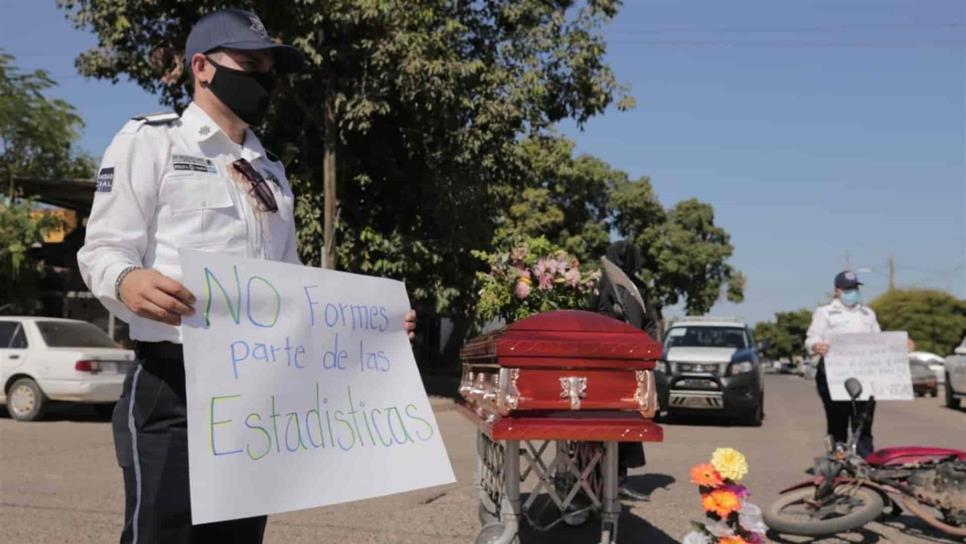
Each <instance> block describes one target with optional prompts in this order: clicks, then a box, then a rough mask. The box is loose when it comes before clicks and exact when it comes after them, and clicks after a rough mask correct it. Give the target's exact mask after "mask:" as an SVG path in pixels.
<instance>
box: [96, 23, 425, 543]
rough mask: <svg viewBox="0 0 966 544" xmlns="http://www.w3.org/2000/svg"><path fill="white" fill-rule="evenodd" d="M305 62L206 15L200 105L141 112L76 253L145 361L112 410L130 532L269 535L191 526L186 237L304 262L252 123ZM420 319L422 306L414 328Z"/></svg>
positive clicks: (106, 172) (146, 536) (203, 244)
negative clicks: (281, 78) (280, 82)
mask: <svg viewBox="0 0 966 544" xmlns="http://www.w3.org/2000/svg"><path fill="white" fill-rule="evenodd" d="M302 63H303V59H302V54H301V53H300V52H299V51H298V50H296V49H295V48H293V47H291V46H288V45H282V44H278V43H275V42H273V41H271V40H270V39H269V37H268V34H267V32H266V30H265V27H264V26H263V25H262V23H261V21H260V20H259V18H258V17H257V16H256V15H255V14H253V13H250V12H246V11H242V10H222V11H217V12H214V13H211V14H209V15H206V16H205V17H203V18H202V19H200V20H199V21H198V22H197V23H196V24H195V25H194V27H193V28H192V30H191V33H190V35H189V36H188V41H187V44H186V48H185V68H186V70H187V71H188V72H189V74H190V75H189V77H190V78H191V80H192V83H193V85H194V94H193V102H192V104H191V105H190V106H189V107H188V108H187V109H186V110H185V111H184V112H183V113H182V115H181V116H178V115H176V114H173V113H171V114H159V115H149V116H141V117H135V118H134V119H133V120H131V121H129V122H128V123H127V124H126V125H124V127H123V128H122V129H121V131H120V132H119V133H118V134H117V136H115V138H114V140H113V141H112V142H111V145H110V147H108V149H107V151H106V152H105V153H104V159H103V162H102V164H101V168H100V171H99V173H98V177H97V193H96V195H95V198H94V205H93V209H92V211H91V216H90V219H89V220H88V223H87V239H86V242H85V245H84V247H83V248H82V249H81V251H80V252H78V255H77V258H78V263H79V265H80V270H81V273H82V274H83V277H84V281H85V282H86V283H87V285H88V286H89V287H90V289H91V291H92V292H93V293H94V294H95V295H96V296H97V297H98V298H99V299H100V300H101V301H102V302H103V303H104V305H105V306H106V307H107V308H108V309H109V310H110V311H111V312H113V313H114V314H115V315H117V316H119V317H120V318H122V319H124V320H125V321H127V322H128V323H129V324H130V334H131V338H132V339H134V340H135V351H136V352H137V356H138V361H139V364H138V365H137V366H135V367H134V369H132V372H131V374H130V375H129V376H128V377H127V380H126V381H125V385H124V392H123V394H122V397H121V400H120V401H119V402H118V404H117V407H116V409H115V412H114V420H113V426H114V442H115V448H116V451H117V456H118V461H119V464H120V465H121V467H122V469H123V473H124V488H125V523H124V530H123V533H122V535H121V542H122V543H144V544H148V543H164V544H177V543H188V542H192V543H196V542H231V543H248V542H252V543H257V542H261V541H262V536H263V534H264V529H265V523H266V517H265V516H259V517H255V518H248V519H242V520H234V521H228V522H221V523H212V524H205V525H198V526H193V525H192V524H191V512H190V497H189V491H188V450H187V422H186V409H185V378H184V376H185V375H184V361H183V358H182V350H181V328H180V323H181V317H182V316H184V315H190V314H191V313H193V312H194V308H193V305H194V303H195V298H194V296H193V295H192V294H191V293H190V292H188V290H187V289H186V288H185V287H184V286H183V285H182V284H181V283H180V280H181V268H180V265H179V260H178V249H179V248H181V247H192V248H200V249H204V250H207V251H213V252H221V253H228V254H233V255H238V256H243V257H248V258H256V259H268V260H277V261H285V262H290V263H296V264H298V263H299V259H298V255H297V252H296V238H295V223H294V217H293V208H294V207H293V197H292V190H291V188H290V186H289V184H288V181H287V179H286V177H285V169H284V167H283V166H282V165H281V164H280V163H279V162H276V161H275V160H273V159H272V158H270V157H269V155H268V154H267V153H266V151H265V149H264V148H263V147H262V144H261V142H259V140H258V137H257V136H255V134H254V133H253V132H252V130H251V128H250V127H252V126H256V125H258V124H260V123H261V121H262V120H263V118H264V116H265V112H266V111H267V108H268V104H269V99H270V97H271V92H272V89H273V82H274V78H275V74H276V73H286V72H294V71H297V70H298V69H300V67H301V66H302ZM414 321H415V314H414V312H410V313H409V314H408V315H407V317H406V322H405V324H404V327H405V329H406V330H407V331H409V334H410V337H412V334H413V333H412V330H413V328H414V327H415V324H414Z"/></svg>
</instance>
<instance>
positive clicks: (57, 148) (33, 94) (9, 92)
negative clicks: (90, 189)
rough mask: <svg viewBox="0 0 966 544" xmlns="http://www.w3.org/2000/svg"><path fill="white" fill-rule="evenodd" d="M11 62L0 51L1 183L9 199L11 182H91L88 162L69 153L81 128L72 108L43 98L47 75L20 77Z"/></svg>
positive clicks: (49, 81)
mask: <svg viewBox="0 0 966 544" xmlns="http://www.w3.org/2000/svg"><path fill="white" fill-rule="evenodd" d="M14 60H15V59H14V57H13V56H12V55H8V54H6V53H4V52H3V51H2V50H0V150H2V154H0V179H2V181H3V184H4V188H5V190H6V193H7V196H8V198H11V197H13V196H15V195H14V191H13V189H14V180H15V179H16V178H20V177H33V178H47V179H50V178H86V177H90V176H91V175H92V174H93V171H94V164H93V161H92V160H91V158H90V157H89V156H87V155H85V154H83V153H78V152H77V150H76V149H75V147H74V143H75V142H76V140H77V137H78V135H79V133H80V130H81V129H82V128H83V127H84V122H83V121H82V120H81V118H80V116H78V115H77V112H76V110H75V109H74V107H73V106H72V105H70V104H68V103H67V102H65V101H63V100H59V99H52V98H48V97H47V96H45V95H44V92H45V91H46V90H48V89H50V88H51V87H53V86H54V85H56V83H54V81H53V80H52V79H51V78H50V75H49V74H47V72H45V71H44V70H36V71H34V72H30V73H22V72H21V71H20V70H19V69H18V68H17V67H16V66H15V65H14ZM27 189H28V191H29V188H27Z"/></svg>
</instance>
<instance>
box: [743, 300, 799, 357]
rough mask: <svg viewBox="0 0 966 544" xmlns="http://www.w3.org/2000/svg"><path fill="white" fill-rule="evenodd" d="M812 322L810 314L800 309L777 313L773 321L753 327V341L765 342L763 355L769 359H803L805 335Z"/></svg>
mask: <svg viewBox="0 0 966 544" xmlns="http://www.w3.org/2000/svg"><path fill="white" fill-rule="evenodd" d="M811 322H812V312H811V311H809V310H808V309H805V308H802V309H801V310H798V311H794V312H777V313H775V321H763V322H761V323H758V324H757V325H755V339H756V340H757V341H758V342H759V344H760V343H762V341H767V347H766V348H765V350H764V354H765V356H766V357H768V358H769V359H782V358H787V359H790V360H791V359H794V358H795V357H804V356H806V355H807V353H806V351H805V333H806V332H808V326H809V325H810V324H811Z"/></svg>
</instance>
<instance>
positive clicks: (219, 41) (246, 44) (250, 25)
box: [185, 9, 303, 72]
mask: <svg viewBox="0 0 966 544" xmlns="http://www.w3.org/2000/svg"><path fill="white" fill-rule="evenodd" d="M219 47H225V48H228V49H241V50H246V51H256V50H264V49H270V50H271V51H272V53H273V54H274V56H275V71H277V72H297V71H299V70H301V69H302V65H303V57H302V53H301V51H299V50H298V49H296V48H294V47H292V46H291V45H285V44H281V43H275V42H273V41H272V40H271V38H269V37H268V31H267V30H265V25H263V24H262V20H261V19H259V18H258V15H255V14H254V13H252V12H250V11H245V10H241V9H223V10H219V11H215V12H213V13H209V14H208V15H205V16H204V17H202V18H201V19H198V22H197V23H195V26H193V27H191V33H190V34H188V43H186V44H185V64H186V65H188V64H190V63H191V57H193V56H194V55H195V53H207V52H209V51H211V50H212V49H216V48H219Z"/></svg>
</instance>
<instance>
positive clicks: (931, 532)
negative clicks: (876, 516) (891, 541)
mask: <svg viewBox="0 0 966 544" xmlns="http://www.w3.org/2000/svg"><path fill="white" fill-rule="evenodd" d="M879 523H881V524H882V525H885V526H887V527H890V528H892V529H895V530H896V531H899V532H901V533H902V534H905V535H910V536H914V537H916V538H921V539H923V540H926V541H929V542H938V543H943V544H945V543H947V542H950V543H951V542H962V540H961V539H960V540H957V539H956V537H954V536H952V535H947V534H946V533H944V532H942V531H940V530H939V529H936V528H935V527H932V526H931V525H929V524H927V523H926V522H924V521H922V520H921V519H919V518H918V517H916V516H914V515H912V514H908V513H905V512H903V513H901V514H899V515H897V516H894V517H888V518H885V519H881V520H879Z"/></svg>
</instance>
